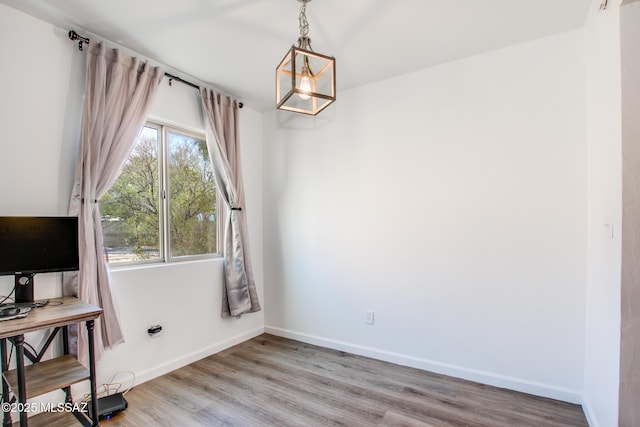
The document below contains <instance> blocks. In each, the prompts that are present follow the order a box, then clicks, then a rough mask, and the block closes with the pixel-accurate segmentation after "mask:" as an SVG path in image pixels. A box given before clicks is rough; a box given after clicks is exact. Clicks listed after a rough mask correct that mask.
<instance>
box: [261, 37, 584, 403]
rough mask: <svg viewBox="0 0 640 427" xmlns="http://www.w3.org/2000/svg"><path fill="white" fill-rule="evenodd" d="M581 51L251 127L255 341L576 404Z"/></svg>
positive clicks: (414, 78) (455, 69)
mask: <svg viewBox="0 0 640 427" xmlns="http://www.w3.org/2000/svg"><path fill="white" fill-rule="evenodd" d="M583 52H584V50H583V32H582V31H572V32H568V33H564V34H560V35H557V36H553V37H549V38H545V39H541V40H537V41H534V42H530V43H526V44H521V45H517V46H513V47H510V48H507V49H502V50H499V51H494V52H490V53H487V54H483V55H480V56H475V57H471V58H467V59H464V60H460V61H456V62H452V63H448V64H444V65H441V66H438V67H434V68H431V69H426V70H422V71H419V72H416V73H412V74H408V75H404V76H401V77H397V78H394V79H390V80H387V81H382V82H378V83H375V84H371V85H368V86H365V87H360V88H356V89H353V90H349V91H344V92H341V93H340V94H339V99H338V101H337V102H336V104H335V105H333V106H332V107H330V108H329V109H328V110H326V111H325V112H323V113H322V115H320V116H318V117H317V118H316V119H313V118H309V117H302V116H293V115H290V114H286V113H273V114H266V115H265V144H266V147H265V194H264V200H265V251H264V256H265V265H267V266H268V269H267V270H266V271H265V289H266V291H265V292H266V295H265V299H266V304H267V306H268V310H267V313H266V330H267V331H268V332H272V333H276V334H280V335H284V336H290V337H294V338H298V339H301V340H303V341H309V342H315V343H319V344H322V345H328V346H330V347H335V348H342V349H346V350H348V351H353V352H356V353H361V354H366V355H370V356H374V357H379V358H382V359H387V360H392V361H396V362H399V363H404V364H408V365H412V366H417V367H420V368H425V369H429V370H433V371H438V372H444V373H447V374H451V375H455V376H460V377H465V378H470V379H475V380H480V381H482V382H486V383H491V384H497V385H501V386H506V387H510V388H514V389H520V390H525V391H528V392H533V393H536V394H541V395H545V396H551V397H556V398H560V399H565V400H568V401H572V402H580V401H581V390H582V380H583V370H582V367H583V354H584V314H585V313H584V307H585V281H586V250H585V248H586V204H587V194H586V173H587V171H586V132H585V129H586V122H585V117H586V105H585V76H584V67H585V64H584V54H583ZM368 310H374V311H375V325H374V326H368V325H366V324H365V313H366V311H368Z"/></svg>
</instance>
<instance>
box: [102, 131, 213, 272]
mask: <svg viewBox="0 0 640 427" xmlns="http://www.w3.org/2000/svg"><path fill="white" fill-rule="evenodd" d="M100 212H101V214H102V228H103V234H104V246H105V257H106V259H107V261H108V262H109V264H111V265H122V264H131V263H145V262H163V261H171V260H176V259H185V258H189V257H196V256H207V255H209V256H210V255H211V254H216V253H217V252H218V251H217V234H218V233H217V228H218V227H217V224H218V221H217V216H218V215H217V207H216V186H215V179H214V173H213V167H212V165H211V161H210V159H209V153H208V151H207V144H206V141H205V137H204V135H200V134H194V133H192V132H187V131H184V130H181V129H176V128H172V127H168V126H163V125H159V124H154V123H148V124H147V125H146V126H145V127H144V129H143V130H142V132H141V134H140V137H139V138H138V140H137V141H136V144H135V146H134V147H133V150H132V151H131V154H130V155H129V158H128V160H127V161H126V163H125V165H124V167H123V169H122V172H121V174H120V176H119V177H118V179H117V180H116V182H115V183H114V185H113V186H112V187H111V189H110V190H109V191H108V192H107V194H105V196H103V198H102V200H100Z"/></svg>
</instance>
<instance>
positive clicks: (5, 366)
mask: <svg viewBox="0 0 640 427" xmlns="http://www.w3.org/2000/svg"><path fill="white" fill-rule="evenodd" d="M0 358H1V359H2V373H3V374H4V373H5V372H7V371H8V370H9V361H8V360H7V339H6V338H3V339H2V340H0ZM2 401H3V402H9V386H8V385H7V382H6V381H5V379H4V378H2ZM12 423H13V421H12V420H11V412H10V411H5V412H4V413H3V414H2V425H3V426H4V427H8V426H11V424H12Z"/></svg>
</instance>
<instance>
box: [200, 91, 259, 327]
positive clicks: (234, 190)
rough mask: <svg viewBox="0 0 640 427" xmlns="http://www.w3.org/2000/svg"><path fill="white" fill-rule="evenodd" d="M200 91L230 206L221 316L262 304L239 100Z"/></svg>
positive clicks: (215, 161) (220, 181) (218, 173)
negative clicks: (248, 204)
mask: <svg viewBox="0 0 640 427" xmlns="http://www.w3.org/2000/svg"><path fill="white" fill-rule="evenodd" d="M200 95H201V99H202V108H203V110H204V115H205V126H206V128H207V148H208V150H209V156H210V157H211V162H212V164H213V166H214V169H215V174H216V183H217V186H218V194H219V195H220V196H221V197H222V199H223V200H224V202H225V203H226V206H227V208H228V215H226V218H225V223H224V236H223V239H224V243H223V246H222V254H223V256H224V261H225V263H224V271H225V286H223V299H222V316H223V317H228V316H240V315H241V314H245V313H254V312H256V311H260V309H261V308H260V302H259V301H258V294H257V292H256V284H255V280H254V277H253V269H252V267H251V257H250V253H249V235H248V233H247V220H246V207H245V204H244V186H243V183H242V165H241V159H240V142H239V138H238V102H237V101H236V100H234V99H231V98H230V97H228V96H225V95H221V94H219V93H216V92H214V91H213V90H211V89H207V88H200Z"/></svg>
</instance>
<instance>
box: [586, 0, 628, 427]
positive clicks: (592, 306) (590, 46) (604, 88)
mask: <svg viewBox="0 0 640 427" xmlns="http://www.w3.org/2000/svg"><path fill="white" fill-rule="evenodd" d="M600 3H601V2H599V1H593V2H592V5H591V10H590V13H589V16H588V19H587V24H586V27H585V48H586V58H587V68H586V69H587V104H588V107H589V108H588V116H587V130H588V131H587V136H588V185H589V187H588V188H589V197H588V212H589V218H588V263H587V266H588V270H587V313H586V349H585V376H584V408H585V413H586V414H587V418H588V419H589V422H590V424H591V425H592V426H594V427H595V426H603V427H604V426H614V425H618V382H619V376H618V372H619V360H620V259H621V240H620V236H621V227H620V224H621V215H622V199H621V197H622V182H621V179H622V168H621V155H622V151H621V118H620V117H621V92H620V84H621V83H620V6H619V2H609V5H608V7H607V9H606V10H605V11H603V12H599V11H598V10H599V6H600Z"/></svg>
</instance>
